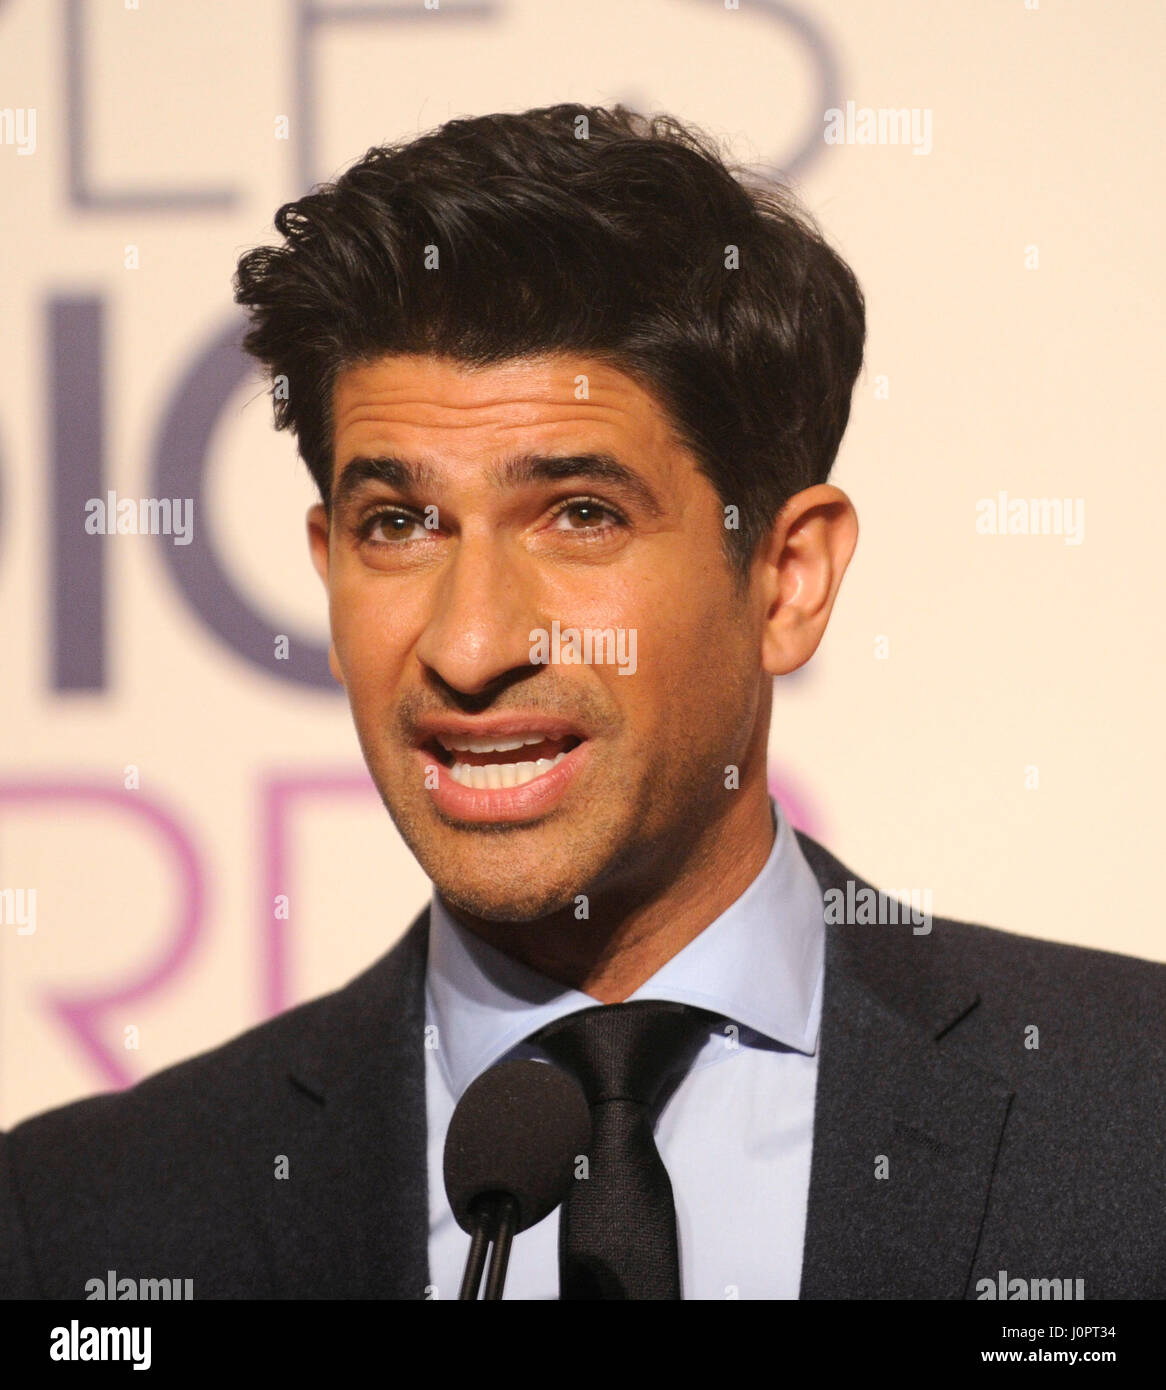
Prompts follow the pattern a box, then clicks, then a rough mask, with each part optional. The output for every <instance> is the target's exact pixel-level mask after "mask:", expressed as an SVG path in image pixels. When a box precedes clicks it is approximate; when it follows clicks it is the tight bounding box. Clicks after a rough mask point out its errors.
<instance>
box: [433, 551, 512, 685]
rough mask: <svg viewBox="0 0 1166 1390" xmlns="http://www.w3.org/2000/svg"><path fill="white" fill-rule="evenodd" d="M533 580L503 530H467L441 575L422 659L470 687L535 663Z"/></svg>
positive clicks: (451, 681)
mask: <svg viewBox="0 0 1166 1390" xmlns="http://www.w3.org/2000/svg"><path fill="white" fill-rule="evenodd" d="M533 585H534V576H533V575H532V574H531V573H530V572H529V567H528V565H526V564H524V562H523V557H522V556H521V555H519V554H517V553H515V550H514V548H513V547H512V546H509V545H507V544H506V542H505V541H504V540H503V539H502V538H500V537H498V536H497V535H496V534H495V535H491V534H490V533H488V532H478V533H473V534H470V533H468V532H466V531H463V533H462V535H461V536H460V538H459V539H458V542H457V545H456V549H455V551H454V554H453V555H452V556H451V557H450V559H449V560H448V561H447V563H446V564H445V565H444V566H443V567H442V570H441V572H440V574H439V576H438V577H437V579H436V581H435V584H434V588H433V592H432V597H431V607H430V611H429V615H428V621H427V622H426V624H425V629H424V631H423V632H422V634H421V638H420V640H419V641H418V643H417V648H416V650H417V656H418V659H419V660H420V661H421V662H422V663H423V664H424V665H425V666H427V667H429V669H430V670H432V671H433V672H434V673H435V674H436V675H438V676H439V677H440V678H441V679H442V680H443V681H444V682H445V683H446V684H447V685H448V686H450V687H452V688H453V689H454V690H458V691H460V692H462V693H463V694H465V695H477V694H481V693H482V692H483V691H485V690H486V689H488V688H489V686H490V685H492V684H493V683H494V682H496V681H498V680H499V679H500V678H501V677H502V676H505V675H507V674H508V673H509V672H512V671H514V670H515V669H516V668H518V667H529V666H530V665H531V660H530V651H531V643H530V632H531V629H532V628H533V627H535V626H536V625H537V624H536V623H535V622H534V620H533V618H532V614H533V613H534V611H535V604H534V601H533V599H534V595H533Z"/></svg>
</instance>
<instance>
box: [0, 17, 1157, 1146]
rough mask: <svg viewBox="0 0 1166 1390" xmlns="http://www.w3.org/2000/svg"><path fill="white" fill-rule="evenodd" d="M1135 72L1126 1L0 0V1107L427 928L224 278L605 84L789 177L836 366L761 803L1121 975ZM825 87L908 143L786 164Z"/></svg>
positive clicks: (1147, 27) (1152, 175) (1148, 532)
mask: <svg viewBox="0 0 1166 1390" xmlns="http://www.w3.org/2000/svg"><path fill="white" fill-rule="evenodd" d="M1164 44H1166V19H1164V11H1163V8H1162V6H1161V5H1160V4H1157V3H1152V0H1144V2H1143V3H1135V2H1134V0H1124V3H1122V4H1120V5H1115V4H1113V3H1112V0H1041V3H1040V4H1039V5H1037V4H1036V3H1033V2H1032V0H1030V3H1028V4H1025V3H1024V0H831V2H830V3H823V0H797V3H791V4H788V5H787V4H779V3H761V0H752V3H750V0H741V3H740V5H739V7H738V6H734V5H726V4H724V3H723V0H708V2H706V3H699V2H698V0H631V2H629V0H588V3H587V4H578V5H576V4H567V3H555V4H549V3H548V0H497V2H496V3H482V4H476V5H472V6H471V5H460V6H459V5H457V4H454V3H452V0H442V3H441V4H440V7H439V8H436V9H429V8H426V6H425V5H424V4H423V3H421V0H417V3H408V4H399V5H389V4H369V5H364V6H356V5H347V6H342V7H339V8H335V7H330V6H328V5H327V4H325V3H323V0H316V3H314V4H308V3H304V4H300V5H297V4H294V3H290V0H287V2H283V0H202V2H200V3H195V0H185V2H182V0H172V2H171V3H163V2H162V0H140V3H138V4H136V5H131V4H127V3H126V0H86V2H85V3H65V2H62V3H56V2H55V0H54V2H52V3H50V2H49V0H7V3H0V111H2V112H3V113H4V114H3V115H0V194H2V215H3V230H2V237H3V256H2V269H0V294H2V296H3V297H2V301H0V310H2V323H3V332H2V333H0V505H2V519H0V601H2V605H3V634H4V636H3V649H2V650H3V662H4V678H3V687H2V688H3V702H4V707H3V729H4V750H3V762H2V765H0V888H4V889H5V890H7V889H11V890H12V892H11V893H9V894H8V895H7V896H6V897H4V898H3V899H0V902H3V903H4V904H5V906H4V911H3V915H2V916H0V1008H2V1018H0V1029H2V1033H0V1038H2V1043H3V1063H2V1069H0V1088H2V1089H0V1121H2V1122H3V1123H5V1124H11V1123H12V1122H14V1121H16V1120H18V1119H20V1118H21V1117H23V1116H25V1115H28V1114H30V1113H32V1112H34V1111H37V1110H41V1109H44V1108H46V1107H48V1106H50V1105H54V1104H58V1103H61V1102H64V1101H66V1100H69V1099H71V1098H74V1097H76V1096H80V1095H82V1094H85V1093H87V1092H90V1091H93V1090H96V1089H100V1088H104V1087H109V1086H113V1085H121V1084H125V1083H127V1082H128V1081H130V1080H133V1079H136V1078H138V1077H140V1076H143V1075H146V1074H148V1073H149V1072H152V1071H155V1070H157V1069H158V1068H160V1067H162V1066H164V1065H166V1064H168V1063H171V1062H173V1061H175V1060H177V1059H180V1058H182V1057H185V1056H189V1055H192V1054H194V1053H195V1052H198V1051H201V1050H203V1049H205V1048H207V1047H209V1046H211V1045H213V1044H215V1043H217V1042H220V1041H222V1040H224V1039H226V1038H228V1037H230V1036H233V1035H234V1034H236V1033H238V1032H240V1031H241V1030H243V1029H244V1028H245V1027H247V1026H249V1025H251V1024H253V1023H255V1022H256V1021H258V1020H259V1019H261V1018H263V1017H264V1016H266V1015H267V1014H268V1013H270V1012H272V1011H273V1010H274V1009H277V1008H282V1007H285V1006H287V1005H289V1004H291V1003H294V1002H296V1001H299V1000H301V999H305V998H308V997H310V996H313V995H316V994H319V993H321V992H323V991H325V990H328V989H331V988H333V987H335V986H338V985H340V984H341V983H343V982H344V981H345V980H346V979H348V978H350V977H351V976H352V975H353V974H355V973H356V972H357V971H359V970H360V969H361V968H363V967H364V966H365V965H367V964H368V963H370V962H371V961H372V960H373V959H374V958H375V957H376V956H378V955H379V954H380V953H381V952H382V951H384V950H385V949H386V948H387V947H388V946H389V945H390V944H391V943H392V942H393V941H394V940H395V939H396V938H397V936H398V935H399V934H400V933H401V931H402V930H403V929H404V927H405V926H406V925H407V923H408V922H409V921H410V920H411V919H412V917H413V915H414V914H415V912H416V911H417V909H418V908H419V907H420V906H421V905H422V904H423V902H424V901H425V899H426V896H427V892H428V885H427V882H426V880H425V878H424V876H423V874H422V873H421V871H420V869H419V868H418V866H417V865H416V863H415V862H414V861H413V859H412V858H411V856H410V855H409V853H408V852H407V850H406V849H405V848H404V846H403V844H402V843H401V841H400V839H399V837H398V836H397V834H396V831H395V830H394V828H393V825H392V823H391V821H390V820H389V818H388V816H387V815H386V813H385V812H384V810H383V809H382V807H381V806H380V803H379V801H378V799H377V797H376V795H375V793H374V792H373V791H372V789H371V783H370V782H369V780H368V778H367V774H366V773H365V771H364V767H363V763H362V761H361V757H360V752H359V748H358V746H357V742H356V739H355V736H354V734H353V730H352V727H351V724H350V720H349V715H348V711H347V706H346V704H345V702H344V700H343V698H342V696H341V695H340V694H339V692H336V691H332V690H329V689H327V688H326V687H324V686H322V685H318V684H316V685H313V684H310V683H305V681H304V680H302V679H297V678H293V677H302V676H303V673H304V672H305V671H310V669H311V656H312V652H313V650H314V644H321V643H323V642H324V640H325V632H326V627H325V623H326V615H325V605H324V596H323V591H322V589H321V588H320V586H319V582H318V580H317V579H316V577H315V574H314V572H313V571H312V570H311V569H310V566H309V563H308V557H307V548H306V543H305V537H304V523H303V515H304V512H305V510H306V508H307V507H308V505H309V504H310V502H311V500H312V493H311V489H310V487H309V484H308V480H307V475H306V472H305V470H304V469H303V467H302V465H301V464H300V463H299V462H298V460H297V458H296V455H295V452H294V446H293V444H292V442H291V440H290V439H288V438H287V437H285V436H277V435H276V434H275V433H274V431H273V430H272V428H271V419H270V405H269V402H268V400H267V398H266V396H265V395H264V394H263V393H262V389H261V386H260V384H259V383H258V381H257V380H256V379H253V378H248V379H243V378H240V377H238V375H237V374H233V373H232V362H233V361H234V360H235V359H233V357H232V352H233V349H232V348H231V346H230V338H231V335H232V334H237V331H238V327H239V323H238V318H237V311H236V310H235V308H234V306H233V305H232V302H231V293H230V278H231V274H232V271H233V269H234V264H235V260H236V257H237V256H238V254H239V253H240V252H241V251H242V250H243V249H245V248H246V247H248V246H251V245H253V244H256V243H258V242H260V241H264V240H270V239H272V238H273V232H272V227H271V221H272V216H273V213H274V211H275V209H276V207H277V206H278V205H279V204H280V203H281V202H283V201H286V200H287V199H289V198H292V197H295V196H296V195H297V194H298V193H300V192H302V191H304V190H305V189H306V187H307V185H308V183H310V182H315V181H318V180H321V179H323V178H327V177H329V176H332V175H334V174H336V173H338V172H339V171H340V170H341V169H343V168H344V167H346V166H347V165H348V164H349V163H351V162H352V161H353V160H354V159H355V158H357V157H359V155H361V154H362V153H363V152H364V151H365V149H367V148H368V147H369V146H370V145H372V144H376V143H379V142H381V141H384V140H395V139H399V138H401V137H404V136H407V135H410V134H414V133H417V132H419V131H422V130H425V129H429V128H431V127H433V126H435V125H437V124H440V123H441V122H442V121H444V120H446V119H448V118H450V117H452V116H455V115H462V114H479V113H484V112H489V111H495V110H521V109H524V108H526V107H529V106H542V105H548V104H551V103H554V102H561V101H578V102H588V103H590V102H605V103H611V102H614V101H617V100H624V101H627V102H629V103H632V104H635V105H638V106H641V107H643V108H646V109H652V110H666V111H672V112H674V113H676V114H677V115H679V116H680V117H681V118H682V119H686V120H691V121H694V122H696V123H697V124H699V125H701V126H703V127H705V128H706V129H708V130H709V131H711V132H712V133H713V134H715V135H717V136H719V137H721V138H723V139H724V140H726V141H727V142H728V143H729V146H730V149H731V151H732V153H733V154H734V155H735V156H736V157H737V158H738V159H741V160H743V161H745V162H747V163H750V164H754V165H757V166H764V167H767V168H771V169H778V168H791V167H792V170H793V176H794V178H795V181H796V183H797V186H798V188H799V191H800V193H801V195H802V196H803V198H804V199H805V200H806V202H807V203H808V204H809V206H810V207H811V209H812V210H813V211H814V212H815V214H816V215H817V216H818V218H819V219H820V220H821V222H822V224H823V226H824V228H825V230H826V232H827V234H828V235H829V236H830V238H831V239H832V240H833V242H834V243H835V244H836V245H837V246H838V247H839V248H840V250H841V251H842V253H843V254H844V255H845V256H846V257H847V258H848V259H849V260H850V262H851V264H852V265H853V266H854V268H855V270H856V272H857V274H858V276H859V279H860V281H861V283H862V285H863V287H864V289H865V292H866V295H867V298H868V308H869V322H870V337H869V348H868V356H867V366H866V369H865V372H864V374H863V376H862V377H861V378H860V381H859V384H858V388H857V393H856V397H855V402H854V410H853V419H852V424H851V427H850V430H849V433H848V435H847V437H846V440H845V442H844V445H843V449H842V453H841V456H840V459H839V463H838V466H837V469H836V473H835V478H834V480H835V481H836V482H837V483H838V484H839V485H840V486H842V487H844V488H845V489H847V491H848V492H849V493H850V495H851V496H852V497H853V499H854V501H855V503H856V505H857V508H858V511H859V514H860V518H861V523H862V534H861V539H860V542H859V548H858V552H857V555H856V557H855V560H854V563H853V565H852V567H851V571H850V573H849V575H848V577H847V580H846V582H845V585H844V587H843V590H842V594H841V598H840V600H839V603H838V605H837V609H836V612H835V616H834V619H833V622H832V624H831V627H830V630H829V632H828V634H827V636H826V639H825V642H824V645H823V647H822V649H821V651H820V652H819V654H818V655H817V657H816V658H815V659H814V661H813V662H812V663H811V664H810V666H809V667H807V668H806V669H805V670H804V671H803V672H801V673H799V674H798V675H797V676H796V677H793V678H791V679H789V680H787V681H785V682H783V683H781V685H780V687H779V690H778V692H777V700H776V712H775V717H774V722H773V731H772V739H771V757H772V762H773V775H774V778H775V783H776V785H777V787H778V788H779V792H780V794H781V795H782V796H783V799H784V800H785V801H786V804H787V806H788V807H789V808H790V809H791V812H792V813H793V814H794V815H795V816H796V817H797V819H798V821H799V823H801V824H803V825H805V826H806V827H807V828H809V829H811V830H812V831H813V832H814V833H816V834H817V835H818V836H819V837H820V838H821V839H823V840H824V841H825V843H826V844H827V845H828V846H829V847H830V848H831V849H832V850H833V851H834V852H835V853H836V854H837V855H838V856H839V857H841V858H842V859H843V860H844V862H846V863H848V864H849V865H850V866H851V867H852V868H853V869H854V870H856V871H857V872H859V873H861V874H862V875H864V876H866V877H868V878H869V879H871V880H872V881H873V882H875V883H877V884H879V885H881V886H883V887H886V888H888V889H900V890H902V889H912V888H913V889H917V890H930V892H931V894H932V901H933V905H934V906H933V910H934V912H935V913H936V914H943V915H947V916H955V917H959V918H963V919H970V920H973V921H980V922H986V923H990V924H993V925H996V926H1000V927H1004V928H1007V929H1010V930H1013V931H1019V932H1024V933H1028V934H1031V935H1034V936H1040V937H1047V938H1051V939H1055V940H1060V941H1066V942H1074V943H1080V944H1084V945H1091V946H1099V947H1105V948H1108V949H1112V950H1116V951H1121V952H1127V953H1131V954H1135V955H1142V956H1147V957H1151V958H1153V959H1157V960H1166V947H1164V945H1163V937H1162V932H1161V926H1160V923H1161V915H1160V910H1159V907H1158V890H1157V886H1156V880H1155V879H1154V878H1153V876H1152V874H1151V873H1150V870H1151V869H1152V867H1153V865H1154V864H1155V863H1156V862H1157V852H1158V850H1159V845H1160V838H1161V819H1160V816H1159V813H1158V811H1159V807H1158V790H1159V787H1160V786H1161V784H1162V781H1163V756H1162V747H1161V741H1160V739H1159V737H1158V728H1159V720H1160V702H1161V690H1162V686H1163V679H1162V677H1163V657H1162V651H1161V641H1160V634H1161V621H1160V617H1159V611H1158V610H1159V597H1160V593H1161V585H1160V576H1159V571H1160V565H1161V559H1160V553H1161V552H1160V533H1159V525H1160V518H1161V516H1162V512H1163V502H1164V496H1163V493H1164V489H1166V483H1164V481H1163V468H1162V457H1161V443H1162V440H1161V432H1160V427H1159V405H1158V401H1157V393H1158V387H1159V382H1160V376H1161V357H1160V353H1159V344H1160V332H1161V325H1160V322H1159V321H1158V315H1159V311H1160V308H1161V290H1162V278H1161V230H1160V229H1161V218H1162V194H1161V176H1162V167H1161V164H1162V157H1161V148H1162V129H1161V120H1160V116H1161V110H1160V106H1159V104H1158V103H1159V97H1158V96H1157V95H1156V94H1157V88H1158V81H1159V75H1160V74H1159V67H1160V55H1161V53H1162V51H1163V46H1164ZM848 102H854V103H855V109H856V110H857V109H858V108H863V107H869V108H875V109H877V108H894V109H906V110H908V111H909V112H910V111H913V112H914V113H915V116H916V120H917V122H918V124H917V126H916V133H917V134H918V135H919V137H920V138H919V139H918V140H916V141H915V143H914V144H902V143H900V144H897V145H896V144H890V143H882V144H877V143H876V144H870V143H858V142H857V141H856V142H855V143H833V144H831V143H827V141H826V139H825V131H826V128H827V118H826V111H827V109H828V108H831V107H837V108H838V109H840V110H842V111H845V110H846V104H847V103H848ZM33 111H35V113H36V125H35V141H33V140H32V139H31V138H30V136H31V125H30V118H31V113H32V112H33ZM928 123H929V127H928ZM285 137H286V138H285ZM925 137H926V138H925ZM928 146H929V148H928ZM916 149H918V150H919V152H918V153H916ZM22 150H24V151H27V152H24V153H22ZM135 261H136V264H135ZM216 393H217V394H216ZM204 462H205V472H202V464H203V463H204ZM196 473H201V475H202V477H203V478H204V479H205V489H203V490H202V491H201V492H200V508H199V510H198V511H197V512H196V515H195V543H193V544H192V545H190V546H189V547H178V546H175V545H173V544H172V541H171V540H170V539H168V538H166V537H164V536H134V535H122V536H112V537H110V536H106V537H96V538H95V537H85V536H84V535H83V531H82V525H81V506H82V502H83V499H84V497H86V496H89V495H99V496H103V495H104V494H105V492H106V491H107V490H109V489H114V490H116V492H117V493H118V495H119V496H121V497H130V498H139V497H143V496H151V495H157V489H158V485H159V481H160V480H163V479H169V480H171V481H173V480H174V479H177V486H178V488H179V491H177V492H176V491H175V489H174V487H170V486H168V487H167V488H166V489H165V490H164V493H165V495H171V496H173V495H181V496H190V495H192V492H193V490H194V489H195V487H196V484H197V482H198V480H197V478H196V476H195V474H196ZM199 486H201V485H199ZM1002 492H1003V493H1005V494H1007V496H1008V498H1011V499H1033V498H1037V499H1052V498H1056V499H1070V500H1071V502H1072V512H1071V514H1072V516H1073V517H1075V518H1079V516H1080V513H1079V512H1078V511H1077V508H1078V506H1079V505H1080V504H1082V503H1083V505H1084V522H1085V525H1084V531H1083V535H1082V536H1081V539H1080V543H1079V544H1076V543H1067V542H1070V541H1072V540H1073V539H1074V538H1073V537H1071V536H1065V535H1061V536H1058V535H1031V534H1030V535H1021V534H1015V535H1004V536H1000V535H990V534H984V533H983V532H982V531H981V530H978V529H977V517H978V512H977V502H978V501H979V500H980V499H993V500H995V499H997V498H998V496H999V494H1000V493H1002ZM180 552H181V553H180ZM215 557H217V564H218V566H219V569H218V571H217V573H218V574H219V578H220V584H219V588H218V590H217V592H216V590H215V589H214V587H213V584H212V579H213V574H212V571H213V569H214V564H213V562H214V560H215ZM208 576H210V577H208ZM224 595H227V596H231V595H233V596H234V598H233V599H231V602H232V603H234V604H236V605H237V606H238V608H239V612H242V613H243V614H244V615H245V614H247V613H250V614H251V615H252V618H251V621H252V622H253V623H254V624H256V625H257V630H259V631H264V630H266V631H267V633H268V634H269V638H270V639H273V637H274V635H275V634H278V633H286V634H289V635H291V637H292V643H291V655H292V660H291V661H290V662H286V663H283V668H282V669H279V664H278V663H276V662H275V661H274V660H273V659H272V658H271V656H270V654H268V655H267V657H266V658H264V659H263V660H258V661H257V659H256V658H255V653H254V652H252V654H251V656H250V657H247V656H245V655H243V654H241V652H240V651H238V650H236V649H235V648H234V647H233V646H232V644H231V642H230V641H229V640H228V639H227V638H225V637H224V636H223V635H222V633H223V631H235V630H238V629H239V622H240V621H241V619H240V617H239V612H231V611H228V605H227V604H226V603H225V600H224ZM232 624H234V626H232ZM1155 632H1158V633H1159V637H1157V638H1156V637H1155V636H1154V633H1155ZM297 663H298V664H297ZM315 673H316V676H317V677H318V675H319V666H318V664H317V666H316V667H315ZM127 769H128V771H127ZM135 769H136V773H135V771H134V770H135ZM135 777H136V779H137V783H138V785H136V786H134V785H133V783H134V781H135ZM127 781H128V782H129V783H130V785H129V786H128V787H127ZM30 889H35V890H36V918H35V930H33V931H30V930H28V926H29V925H30V923H29V921H28V920H24V919H22V916H21V905H22V904H24V905H25V907H27V905H28V903H29V902H30V899H29V897H28V896H27V890H30ZM22 890H23V892H22ZM277 894H284V895H286V897H287V900H288V916H287V918H286V920H285V919H282V918H277V917H276V916H275V912H274V909H273V903H274V900H275V897H276V895H277ZM24 917H25V918H27V913H25V914H24ZM921 948H922V947H921Z"/></svg>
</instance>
